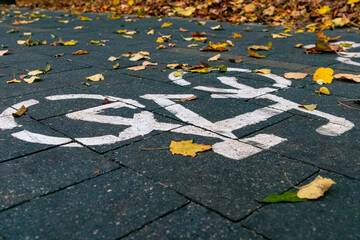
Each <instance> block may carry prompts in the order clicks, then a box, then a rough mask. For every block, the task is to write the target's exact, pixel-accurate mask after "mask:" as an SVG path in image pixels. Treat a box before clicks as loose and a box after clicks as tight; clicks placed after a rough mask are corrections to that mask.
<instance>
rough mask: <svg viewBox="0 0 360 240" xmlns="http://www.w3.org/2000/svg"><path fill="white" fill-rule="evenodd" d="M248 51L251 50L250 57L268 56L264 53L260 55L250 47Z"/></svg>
mask: <svg viewBox="0 0 360 240" xmlns="http://www.w3.org/2000/svg"><path fill="white" fill-rule="evenodd" d="M248 52H249V56H250V57H254V58H264V57H266V56H264V55H260V54H259V53H258V52H255V51H253V50H250V49H248Z"/></svg>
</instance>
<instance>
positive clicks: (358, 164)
mask: <svg viewBox="0 0 360 240" xmlns="http://www.w3.org/2000/svg"><path fill="white" fill-rule="evenodd" d="M324 126H325V127H328V128H329V129H330V131H334V132H335V131H340V130H342V131H345V130H347V131H345V132H344V133H342V134H341V135H340V136H327V135H324V134H325V133H323V131H322V129H324ZM339 129H340V130H339ZM274 133H275V134H276V135H277V136H279V137H281V138H286V139H287V141H285V142H283V144H281V145H277V146H274V147H272V148H271V151H274V152H278V153H281V154H283V155H285V156H289V157H291V158H293V159H297V160H299V161H302V162H306V163H309V164H312V165H315V166H318V167H321V168H324V169H328V170H331V171H334V172H338V173H341V174H344V175H347V176H350V177H353V178H359V171H360V161H359V159H358V158H356V157H354V156H357V155H358V154H359V149H358V147H357V146H358V145H359V138H358V137H357V136H358V134H359V129H358V127H354V128H352V129H350V130H348V128H341V125H340V126H339V125H336V124H335V125H331V124H329V122H328V121H324V120H318V119H312V118H308V117H302V116H294V117H292V118H289V119H287V120H285V121H283V122H281V123H278V124H275V125H273V126H270V127H268V128H266V129H264V130H261V131H259V132H257V133H256V134H274Z"/></svg>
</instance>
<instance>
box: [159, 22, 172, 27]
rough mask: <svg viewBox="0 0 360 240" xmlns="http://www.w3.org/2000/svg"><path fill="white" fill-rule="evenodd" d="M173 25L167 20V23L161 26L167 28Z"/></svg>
mask: <svg viewBox="0 0 360 240" xmlns="http://www.w3.org/2000/svg"><path fill="white" fill-rule="evenodd" d="M171 25H173V24H172V23H170V22H166V23H163V25H162V26H161V28H167V27H170V26H171Z"/></svg>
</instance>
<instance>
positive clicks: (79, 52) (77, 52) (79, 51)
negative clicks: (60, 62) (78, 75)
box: [72, 50, 89, 55]
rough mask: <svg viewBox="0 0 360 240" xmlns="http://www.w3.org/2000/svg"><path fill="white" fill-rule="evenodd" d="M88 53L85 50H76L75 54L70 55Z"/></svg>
mask: <svg viewBox="0 0 360 240" xmlns="http://www.w3.org/2000/svg"><path fill="white" fill-rule="evenodd" d="M88 53H89V52H88V51H86V50H78V51H76V52H73V53H72V55H83V54H88Z"/></svg>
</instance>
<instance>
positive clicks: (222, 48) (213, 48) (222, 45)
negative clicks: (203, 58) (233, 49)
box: [200, 41, 230, 52]
mask: <svg viewBox="0 0 360 240" xmlns="http://www.w3.org/2000/svg"><path fill="white" fill-rule="evenodd" d="M226 45H227V43H217V44H214V43H213V42H211V41H210V42H209V46H207V47H203V48H201V49H200V51H215V52H222V51H229V50H230V49H228V48H226Z"/></svg>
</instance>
